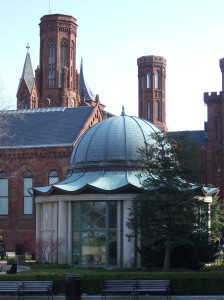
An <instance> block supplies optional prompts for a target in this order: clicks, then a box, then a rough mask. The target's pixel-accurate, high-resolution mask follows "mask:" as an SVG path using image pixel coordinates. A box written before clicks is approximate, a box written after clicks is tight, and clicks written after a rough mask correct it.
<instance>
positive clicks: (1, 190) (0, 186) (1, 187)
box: [0, 179, 9, 197]
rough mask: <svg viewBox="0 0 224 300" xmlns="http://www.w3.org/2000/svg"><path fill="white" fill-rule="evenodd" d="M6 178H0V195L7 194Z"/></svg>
mask: <svg viewBox="0 0 224 300" xmlns="http://www.w3.org/2000/svg"><path fill="white" fill-rule="evenodd" d="M8 190H9V189H8V179H0V196H5V197H7V196H8Z"/></svg>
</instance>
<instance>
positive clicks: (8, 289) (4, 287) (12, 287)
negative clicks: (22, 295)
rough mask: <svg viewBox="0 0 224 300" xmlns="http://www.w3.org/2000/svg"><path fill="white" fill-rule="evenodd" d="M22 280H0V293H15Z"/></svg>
mask: <svg viewBox="0 0 224 300" xmlns="http://www.w3.org/2000/svg"><path fill="white" fill-rule="evenodd" d="M22 284H23V281H0V294H17V295H18V291H19V287H20V286H22Z"/></svg>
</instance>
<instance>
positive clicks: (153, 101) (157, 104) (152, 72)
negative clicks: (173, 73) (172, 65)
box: [137, 55, 167, 131]
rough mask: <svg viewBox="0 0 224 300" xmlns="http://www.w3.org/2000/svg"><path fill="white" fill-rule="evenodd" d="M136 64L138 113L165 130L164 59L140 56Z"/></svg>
mask: <svg viewBox="0 0 224 300" xmlns="http://www.w3.org/2000/svg"><path fill="white" fill-rule="evenodd" d="M137 64H138V115H139V117H140V118H143V119H146V120H148V121H150V122H152V123H153V124H155V125H156V126H157V127H158V128H159V129H160V130H162V131H167V125H166V98H165V96H166V94H165V91H166V89H165V79H166V60H165V58H164V57H162V56H153V55H151V56H142V57H140V58H138V60H137Z"/></svg>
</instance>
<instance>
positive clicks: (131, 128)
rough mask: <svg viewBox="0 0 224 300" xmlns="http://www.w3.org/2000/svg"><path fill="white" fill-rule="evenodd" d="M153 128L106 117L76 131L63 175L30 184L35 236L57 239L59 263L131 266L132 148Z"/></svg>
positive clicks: (135, 186) (135, 168)
mask: <svg viewBox="0 0 224 300" xmlns="http://www.w3.org/2000/svg"><path fill="white" fill-rule="evenodd" d="M156 131H159V129H158V128H157V127H155V126H154V125H153V124H151V123H150V122H148V121H146V120H143V119H139V118H137V117H131V116H126V115H125V114H124V112H122V114H121V116H115V117H111V118H108V119H105V120H103V121H101V122H99V123H97V124H96V125H94V126H93V127H91V128H90V129H89V130H88V131H86V132H85V133H84V134H83V135H82V136H81V137H80V139H79V140H78V142H77V143H76V145H75V147H74V149H73V152H72V155H71V157H70V161H69V165H68V175H67V177H66V178H65V179H64V180H62V181H60V182H58V183H56V184H53V185H50V186H45V187H35V188H33V189H32V193H33V194H34V196H35V202H36V212H37V213H36V232H37V234H36V237H37V240H42V241H44V240H49V239H54V240H57V241H60V242H59V243H58V249H57V250H58V251H57V255H56V256H55V259H56V261H57V262H58V263H67V264H69V265H71V266H86V267H89V266H97V267H100V266H102V267H131V266H132V263H133V261H134V253H135V251H134V243H133V242H131V241H128V238H127V234H128V233H129V229H128V228H127V226H126V223H127V218H128V216H129V208H130V207H131V206H132V201H133V198H134V197H135V196H136V194H138V193H141V191H142V187H141V184H140V182H139V180H138V178H137V175H138V174H139V173H140V172H141V165H140V164H139V161H138V153H137V150H138V149H140V148H141V147H144V146H145V142H147V143H150V142H151V141H150V135H151V134H152V133H153V132H156ZM193 188H194V186H193ZM195 188H197V189H198V188H200V189H203V194H204V201H206V202H211V201H212V197H211V194H212V193H213V192H214V191H215V190H214V189H204V188H202V187H199V186H195ZM137 261H138V263H140V257H138V259H137Z"/></svg>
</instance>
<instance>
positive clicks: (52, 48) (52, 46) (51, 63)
mask: <svg viewBox="0 0 224 300" xmlns="http://www.w3.org/2000/svg"><path fill="white" fill-rule="evenodd" d="M48 49H49V56H48V87H54V86H55V58H56V55H55V53H56V43H55V42H50V43H49V44H48Z"/></svg>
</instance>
